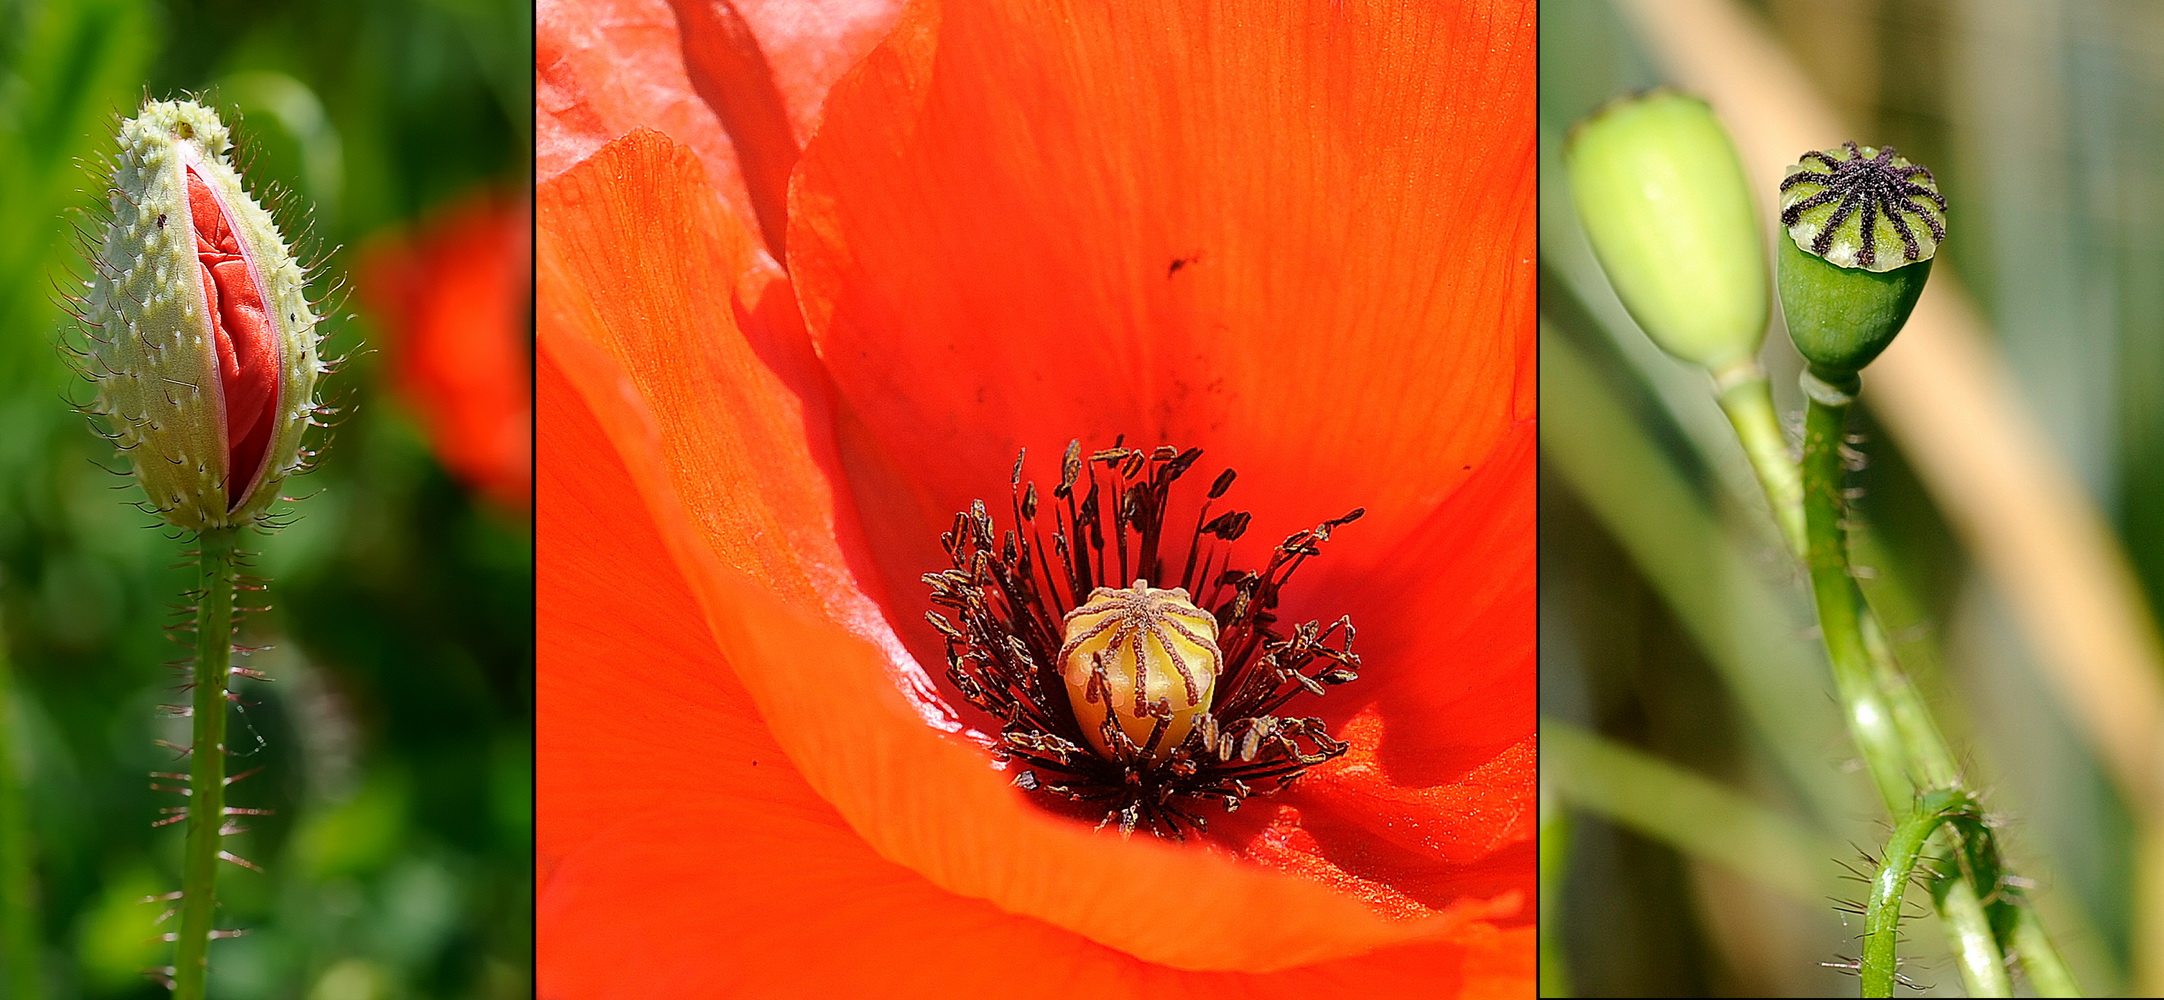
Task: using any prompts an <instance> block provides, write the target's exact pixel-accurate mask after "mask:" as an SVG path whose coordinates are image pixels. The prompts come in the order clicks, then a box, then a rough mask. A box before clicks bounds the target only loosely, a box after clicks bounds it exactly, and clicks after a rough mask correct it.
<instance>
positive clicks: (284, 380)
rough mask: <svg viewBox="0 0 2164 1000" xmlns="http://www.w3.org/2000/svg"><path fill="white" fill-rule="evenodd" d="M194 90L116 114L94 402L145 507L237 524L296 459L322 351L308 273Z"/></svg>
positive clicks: (93, 347)
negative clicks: (127, 114) (245, 181)
mask: <svg viewBox="0 0 2164 1000" xmlns="http://www.w3.org/2000/svg"><path fill="white" fill-rule="evenodd" d="M231 147H232V141H231V138H230V136H229V134H228V132H227V131H226V127H225V125H224V124H223V123H221V122H220V121H219V120H218V116H217V114H216V113H215V112H212V111H211V110H210V109H208V108H205V107H203V106H202V105H200V104H196V103H195V102H193V101H151V102H149V103H146V104H144V105H143V108H142V111H141V112H139V113H138V114H137V115H136V117H134V118H131V119H128V120H126V121H124V122H122V123H121V128H120V148H119V150H118V152H117V154H116V155H115V156H114V157H113V161H112V163H113V174H112V178H111V192H112V198H111V202H110V209H111V214H112V218H111V221H110V224H109V225H108V226H107V227H106V229H105V232H104V233H103V234H102V237H101V238H100V239H99V240H98V245H97V246H96V247H95V249H94V257H95V259H94V261H93V268H94V270H95V274H94V276H93V277H92V280H91V281H90V282H89V289H88V294H87V295H86V296H85V297H84V298H83V300H82V303H81V305H82V319H83V324H84V328H85V330H86V332H88V334H89V340H90V359H89V360H88V361H87V363H86V365H85V368H86V372H87V373H88V374H89V375H90V376H91V377H93V378H95V379H96V380H97V382H98V412H99V413H100V414H102V415H103V416H104V417H105V419H106V421H107V422H108V424H109V425H110V427H111V429H112V431H113V433H114V436H115V437H116V439H117V440H118V442H119V444H120V446H121V448H122V449H123V450H124V451H125V452H126V453H127V454H128V457H129V460H130V462H131V463H132V464H133V465H134V466H135V474H136V478H137V480H138V481H139V482H140V483H141V484H142V486H143V490H144V492H145V493H147V494H148V496H149V502H150V504H151V506H153V507H155V508H156V509H157V510H158V513H159V515H160V516H161V517H163V518H164V519H165V520H166V521H167V522H168V523H170V524H173V525H176V526H178V527H182V528H188V529H197V530H200V529H204V528H216V527H224V526H228V525H234V524H241V523H245V522H247V521H249V520H252V519H254V518H255V517H256V516H258V515H260V514H261V513H262V512H263V511H264V509H265V508H266V507H268V506H269V505H270V503H271V502H272V501H273V500H275V499H276V498H277V493H278V484H279V482H280V481H281V480H283V479H284V478H285V477H286V476H287V475H288V474H290V473H292V472H294V471H297V469H298V467H299V465H300V446H301V435H302V434H303V433H304V432H305V431H306V430H307V427H308V425H309V422H310V415H311V414H312V412H313V410H314V408H315V405H316V404H315V384H316V378H317V376H318V375H319V374H320V373H321V367H322V366H321V363H320V359H319V358H318V355H317V350H316V342H317V335H316V329H315V327H316V319H317V317H316V315H315V312H314V310H313V309H312V308H311V307H310V305H309V302H308V299H307V278H306V275H305V274H304V273H303V272H302V269H301V267H300V265H299V264H298V263H297V262H296V261H295V260H294V259H293V254H292V251H291V250H290V249H289V248H288V247H287V246H286V243H285V240H284V239H283V237H281V236H280V235H279V232H278V227H277V225H276V224H275V223H273V222H272V221H271V217H270V213H268V212H266V211H264V210H263V208H262V207H261V206H260V205H257V204H256V202H255V200H254V199H253V198H251V197H250V196H249V195H248V192H247V189H246V188H244V187H243V186H242V184H241V180H240V175H239V174H238V173H236V172H235V171H234V169H233V166H232V163H231V162H230V160H229V159H228V153H229V151H230V149H231Z"/></svg>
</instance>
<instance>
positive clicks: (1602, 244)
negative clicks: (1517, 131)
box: [1563, 90, 1766, 370]
mask: <svg viewBox="0 0 2164 1000" xmlns="http://www.w3.org/2000/svg"><path fill="white" fill-rule="evenodd" d="M1563 155H1564V159H1565V161H1566V162H1567V163H1568V165H1569V173H1570V186H1571V193H1572V194H1573V196H1574V199H1575V201H1576V203H1577V206H1578V217H1579V219H1580V220H1581V221H1582V222H1583V223H1584V225H1585V233H1586V238H1587V239H1588V240H1589V241H1591V243H1592V244H1593V252H1594V254H1595V255H1596V256H1598V257H1599V258H1600V263H1601V269H1602V270H1604V271H1606V272H1607V274H1608V281H1609V283H1610V284H1612V285H1614V286H1615V290H1616V295H1617V296H1618V297H1620V298H1621V299H1622V300H1623V305H1624V307H1626V308H1628V309H1629V310H1630V314H1631V317H1632V318H1633V319H1636V320H1637V321H1638V325H1639V326H1640V327H1641V328H1643V329H1644V330H1645V332H1646V336H1648V337H1651V338H1652V339H1653V342H1654V343H1655V344H1658V345H1660V347H1661V349H1662V350H1664V351H1667V352H1668V353H1669V354H1672V355H1674V356H1676V357H1678V358H1681V359H1683V360H1685V361H1689V362H1692V363H1695V364H1698V365H1703V366H1705V367H1707V368H1710V369H1714V370H1720V369H1723V368H1727V367H1729V366H1731V365H1734V364H1736V363H1738V362H1742V361H1746V360H1749V359H1751V358H1753V357H1755V356H1756V355H1757V354H1758V347H1759V344H1761V343H1762V342H1763V341H1764V340H1765V336H1766V263H1765V255H1764V251H1763V250H1762V249H1761V246H1762V244H1761V243H1760V242H1759V235H1758V234H1759V228H1758V219H1757V214H1756V211H1755V210H1754V209H1753V207H1752V203H1751V193H1750V187H1749V185H1747V184H1746V183H1745V182H1744V178H1743V165H1742V163H1741V161H1739V160H1738V159H1737V158H1736V149H1735V146H1734V145H1733V144H1732V143H1730V142H1729V140H1728V133H1727V132H1726V131H1725V130H1723V129H1722V128H1721V123H1720V122H1718V121H1716V120H1714V117H1713V109H1711V108H1709V107H1707V106H1706V102H1704V101H1701V100H1699V99H1697V98H1695V97H1690V96H1687V95H1684V94H1679V93H1676V92H1675V91H1671V90H1656V91H1653V92H1650V93H1647V94H1643V95H1639V96H1634V97H1628V98H1623V99H1620V100H1617V101H1614V102H1611V103H1610V104H1608V105H1607V106H1606V107H1603V108H1602V109H1601V110H1600V111H1598V112H1596V113H1594V115H1593V116H1592V117H1590V118H1588V119H1586V120H1585V121H1583V122H1580V123H1578V126H1577V127H1576V128H1575V129H1573V130H1572V131H1571V136H1570V142H1569V144H1568V145H1567V147H1566V148H1565V149H1564V154H1563Z"/></svg>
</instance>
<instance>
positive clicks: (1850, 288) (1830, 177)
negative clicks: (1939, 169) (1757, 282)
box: [1775, 142, 1946, 374]
mask: <svg viewBox="0 0 2164 1000" xmlns="http://www.w3.org/2000/svg"><path fill="white" fill-rule="evenodd" d="M1781 224H1782V225H1783V226H1785V227H1787V234H1786V236H1785V238H1783V239H1781V240H1779V241H1778V242H1779V243H1780V250H1779V252H1778V254H1777V256H1776V261H1777V263H1776V267H1775V270H1776V273H1777V278H1776V283H1777V284H1778V286H1779V289H1780V296H1781V313H1782V317H1783V318H1784V319H1785V320H1786V321H1787V323H1788V335H1789V339H1790V340H1793V341H1794V342H1795V344H1796V350H1797V352H1798V353H1801V354H1802V355H1803V356H1804V358H1805V359H1806V360H1808V361H1810V362H1811V364H1812V365H1813V366H1814V367H1815V368H1817V369H1819V370H1820V371H1822V372H1825V373H1829V374H1853V373H1855V372H1858V371H1861V370H1862V369H1863V367H1864V366H1865V365H1868V364H1870V363H1871V362H1872V360H1873V359H1875V358H1877V357H1878V356H1879V354H1880V352H1882V351H1884V350H1885V349H1886V347H1887V345H1889V344H1891V343H1892V342H1893V338H1894V335H1895V334H1898V333H1900V332H1901V328H1902V327H1903V326H1904V325H1906V324H1907V323H1908V318H1909V313H1910V311H1912V310H1913V309H1915V307H1916V299H1917V297H1918V296H1921V295H1922V294H1923V290H1924V282H1925V281H1927V280H1928V279H1929V278H1930V277H1931V259H1932V256H1933V255H1934V254H1936V253H1937V251H1938V246H1939V242H1940V241H1941V240H1944V239H1945V238H1946V199H1945V198H1944V197H1942V196H1941V195H1940V194H1939V190H1938V183H1937V182H1936V181H1935V180H1934V179H1933V178H1932V176H1931V171H1929V170H1926V169H1924V168H1923V167H1921V166H1917V165H1915V164H1912V163H1910V162H1909V161H1908V160H1906V159H1903V158H1902V157H1901V156H1899V155H1898V154H1896V153H1895V152H1894V150H1893V147H1891V146H1887V147H1882V148H1881V147H1871V146H1862V147H1859V146H1857V145H1856V144H1855V143H1853V142H1851V143H1846V144H1844V145H1843V146H1842V147H1841V148H1839V149H1825V150H1812V151H1811V152H1808V153H1805V154H1803V157H1802V158H1801V159H1800V160H1798V161H1797V163H1796V164H1795V165H1794V166H1791V167H1789V168H1788V175H1787V176H1786V177H1785V178H1783V179H1782V181H1781Z"/></svg>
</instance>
